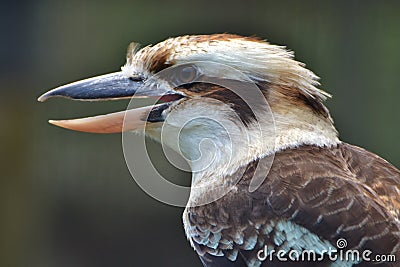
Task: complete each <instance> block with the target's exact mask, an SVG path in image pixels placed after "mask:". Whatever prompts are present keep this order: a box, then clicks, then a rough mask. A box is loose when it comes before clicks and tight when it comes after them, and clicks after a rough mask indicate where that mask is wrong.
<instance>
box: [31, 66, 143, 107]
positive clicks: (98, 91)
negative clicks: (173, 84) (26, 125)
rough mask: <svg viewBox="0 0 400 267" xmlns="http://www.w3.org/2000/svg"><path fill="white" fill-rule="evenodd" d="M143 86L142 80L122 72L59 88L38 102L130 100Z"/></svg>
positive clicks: (44, 95)
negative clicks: (54, 99)
mask: <svg viewBox="0 0 400 267" xmlns="http://www.w3.org/2000/svg"><path fill="white" fill-rule="evenodd" d="M142 85H143V80H142V79H140V78H137V79H136V78H135V79H134V78H127V77H126V76H125V75H123V74H122V72H114V73H110V74H105V75H101V76H97V77H93V78H88V79H85V80H81V81H77V82H73V83H70V84H66V85H63V86H60V87H57V88H55V89H53V90H51V91H48V92H47V93H45V94H43V95H41V96H40V97H39V98H38V101H40V102H43V101H45V100H47V99H48V98H51V97H65V98H70V99H75V100H87V101H95V100H107V99H120V98H130V97H132V96H133V95H135V93H136V92H137V91H138V89H139V88H140V87H141V86H142Z"/></svg>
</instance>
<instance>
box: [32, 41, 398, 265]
mask: <svg viewBox="0 0 400 267" xmlns="http://www.w3.org/2000/svg"><path fill="white" fill-rule="evenodd" d="M171 68H172V69H173V71H170V72H169V71H168V70H169V69H171ZM319 87H320V83H319V77H318V76H317V75H316V74H314V73H313V72H312V71H311V70H309V69H307V68H306V67H305V64H304V63H301V62H299V61H297V60H296V59H295V58H294V53H293V52H291V51H289V50H288V49H286V47H284V46H280V45H275V44H271V43H269V42H268V41H266V40H263V39H260V38H258V37H246V36H240V35H235V34H228V33H222V34H210V35H184V36H178V37H171V38H168V39H166V40H164V41H161V42H159V43H157V44H155V45H148V46H144V47H140V46H139V45H138V44H136V43H132V44H131V45H130V46H129V48H128V53H127V61H126V64H125V65H124V66H123V67H121V71H117V72H113V73H110V74H105V75H101V76H97V77H93V78H88V79H84V80H81V81H77V82H74V83H70V84H67V85H63V86H60V87H57V88H55V89H53V90H50V91H48V92H47V93H45V94H43V95H42V96H40V97H39V98H38V100H39V101H41V102H42V101H45V100H47V99H48V98H52V97H64V98H68V99H73V100H83V101H85V100H86V101H102V100H115V99H126V98H132V97H136V98H137V97H139V98H142V97H148V98H158V100H159V101H158V102H157V103H156V104H155V105H150V106H145V107H141V108H136V109H129V110H126V111H121V112H116V113H111V114H106V115H99V116H94V117H87V118H79V119H69V120H50V121H49V122H50V123H52V124H54V125H57V126H60V127H63V128H67V129H71V130H76V131H83V132H92V133H118V132H122V131H129V132H135V131H138V130H142V129H146V131H145V134H146V136H149V137H150V138H153V139H155V140H157V141H160V142H161V137H160V136H161V134H160V133H161V131H162V129H163V127H166V126H170V127H169V128H168V127H167V128H168V129H170V132H167V133H166V134H165V136H166V138H164V141H165V142H166V144H167V145H168V146H170V147H172V148H173V149H175V150H177V151H180V153H182V154H183V155H184V156H185V158H187V159H188V160H189V161H190V162H191V163H190V164H191V168H192V169H196V171H194V172H193V175H192V191H191V193H190V197H189V200H188V204H187V206H186V208H185V210H184V212H183V228H184V231H185V233H186V236H187V239H188V241H189V243H190V245H191V246H192V247H193V249H194V250H195V252H196V253H197V254H198V256H199V258H200V261H201V263H202V264H203V266H210V267H211V266H221V267H224V266H251V267H252V266H254V267H256V266H257V267H258V266H321V267H322V266H331V267H334V266H336V267H339V266H342V267H344V266H346V267H347V266H348V267H350V266H399V263H396V261H395V259H398V261H400V221H399V214H400V171H399V170H398V169H397V168H396V167H395V166H394V165H392V164H390V163H389V162H388V161H386V160H384V159H383V158H381V157H379V156H377V155H375V154H374V153H372V152H369V151H367V150H365V149H363V148H360V147H357V146H354V145H351V144H348V143H346V142H344V141H341V140H340V139H339V137H338V131H337V130H336V128H335V126H334V122H333V119H332V117H331V115H330V112H329V110H328V108H327V107H326V106H325V104H324V103H325V101H326V100H327V99H328V98H329V97H330V94H328V93H327V92H325V91H324V90H322V89H319ZM232 88H234V89H232ZM251 88H253V89H254V90H253V89H251ZM252 94H253V95H252ZM250 95H252V96H250ZM194 118H197V119H194ZM183 124H184V125H183ZM167 128H166V129H167ZM177 129H179V130H180V131H178V130H177ZM182 129H183V130H182ZM178 135H179V138H178ZM177 138H178V139H179V140H178V141H179V142H176V140H177ZM207 138H208V140H211V141H212V142H211V143H212V145H209V146H207V145H206V146H205V149H204V148H203V149H201V146H200V145H199V144H200V143H201V141H202V140H204V139H207ZM177 143H178V145H177ZM177 146H179V147H177ZM200 150H201V151H200ZM200 152H201V153H200ZM197 159H200V160H197ZM193 188H194V189H193ZM332 249H333V250H332ZM305 251H312V252H313V253H314V256H316V257H318V259H315V258H314V259H312V260H310V259H304V258H301V259H300V258H299V256H301V255H303V252H305ZM349 251H352V252H354V251H357V252H360V253H362V252H366V251H367V252H368V253H367V254H368V255H367V256H369V257H362V258H360V257H358V258H344V257H343V255H344V254H343V253H346V252H349ZM340 253H342V254H340ZM290 255H292V256H293V255H294V256H293V257H289V256H290ZM333 255H336V256H338V255H341V257H336V258H332V256H333ZM364 256H365V255H364ZM383 256H384V257H385V258H386V261H383V260H382V261H378V259H379V258H378V257H381V259H383V258H382V257H383ZM388 259H389V260H388ZM390 259H391V260H390Z"/></svg>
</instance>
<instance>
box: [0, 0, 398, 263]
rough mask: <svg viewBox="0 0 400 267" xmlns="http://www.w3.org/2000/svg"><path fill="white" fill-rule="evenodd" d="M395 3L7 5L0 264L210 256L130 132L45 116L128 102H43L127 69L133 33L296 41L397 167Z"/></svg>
mask: <svg viewBox="0 0 400 267" xmlns="http://www.w3.org/2000/svg"><path fill="white" fill-rule="evenodd" d="M399 3H400V2H399V1H384V0H382V1H282V0H280V1H259V2H256V1H232V0H230V1H214V2H205V1H193V2H188V1H164V2H161V1H160V2H152V1H148V0H147V1H144V0H140V1H138V0H136V1H88V0H87V1H85V0H73V1H54V0H36V1H25V2H23V1H7V2H4V1H3V2H1V8H0V10H1V11H0V12H1V14H0V15H1V16H0V27H1V37H0V38H1V42H0V59H1V65H0V82H1V88H0V122H1V130H0V140H1V143H0V147H1V150H0V151H1V154H0V157H1V158H0V159H1V160H0V164H1V180H0V181H1V182H0V216H1V217H0V219H1V220H0V266H40V267H43V266H60V267H62V266H77V267H79V266H96V267H97V266H200V264H199V261H198V259H197V257H196V255H195V253H194V252H193V251H192V249H191V248H190V246H189V243H188V242H187V241H186V238H185V236H184V232H183V228H182V222H181V213H182V209H181V208H175V207H170V206H167V205H164V204H162V203H159V202H157V201H156V200H154V199H152V198H151V197H149V196H147V195H146V194H145V193H144V192H142V191H141V190H140V189H139V188H138V186H137V185H136V184H135V182H133V180H132V178H131V177H130V174H129V172H128V170H127V167H126V165H125V161H124V158H123V153H122V149H121V136H120V135H118V134H117V135H92V134H84V133H76V132H72V131H66V130H63V129H60V128H56V127H53V126H51V125H49V124H47V120H48V119H49V118H70V117H79V116H86V115H94V114H101V113H107V112H110V111H115V110H122V109H124V108H125V106H126V105H127V102H126V101H123V102H107V103H77V102H71V101H66V100H63V99H61V100H60V99H54V100H51V101H49V102H46V103H44V104H43V103H38V102H36V98H37V97H38V96H39V95H40V94H42V93H43V92H45V91H47V90H48V89H51V88H53V87H55V86H58V85H61V84H64V83H67V82H71V81H74V80H78V79H82V78H86V77H90V76H94V75H99V74H103V73H107V72H111V71H117V70H119V67H120V66H121V65H123V64H124V62H125V51H126V47H127V45H128V44H129V43H130V42H131V41H136V42H140V43H142V44H144V45H147V44H150V43H152V44H155V43H157V42H158V41H161V40H163V39H165V38H167V37H170V36H176V35H182V34H199V33H219V32H229V33H238V34H242V35H257V36H260V37H262V38H267V39H268V40H270V41H271V42H273V43H277V44H282V45H287V46H288V47H289V48H290V49H292V50H294V51H295V52H296V56H297V59H299V60H300V61H303V62H305V63H307V66H308V67H309V68H310V69H312V70H313V71H315V72H316V73H317V74H318V75H320V76H321V77H322V88H324V89H326V90H327V91H329V92H330V93H332V94H333V95H334V97H333V99H331V100H329V101H328V102H327V105H328V107H329V108H330V109H331V112H332V115H333V117H334V119H335V122H336V126H337V128H338V130H339V131H340V133H341V139H342V140H344V141H346V142H349V143H353V144H356V145H359V146H362V147H365V148H367V149H369V150H371V151H373V152H375V153H377V154H379V155H381V156H382V157H384V158H385V159H387V160H389V161H390V162H392V163H393V164H394V165H396V166H397V167H399V166H400V143H399V141H398V138H399V137H400V136H399V130H400V124H399V116H400V108H399V99H400V91H399V88H398V81H399V80H398V79H399V69H400V52H399V48H400V4H399ZM152 149H153V151H156V153H157V151H158V150H157V149H158V148H157V146H156V145H152ZM155 160H157V159H155ZM158 161H159V163H158V164H159V165H158V166H160V168H161V169H164V170H165V171H166V172H168V173H170V174H171V175H172V176H175V178H176V177H177V178H176V179H178V180H179V179H180V181H181V182H182V183H188V181H189V179H190V176H189V175H188V174H186V175H184V174H182V173H180V172H179V173H175V172H174V170H173V169H172V168H171V167H169V166H168V164H167V163H165V162H162V160H158Z"/></svg>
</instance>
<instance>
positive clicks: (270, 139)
mask: <svg viewBox="0 0 400 267" xmlns="http://www.w3.org/2000/svg"><path fill="white" fill-rule="evenodd" d="M271 109H272V113H273V121H274V122H273V124H271V123H263V122H261V123H260V124H259V125H260V126H258V124H250V125H248V128H247V129H248V131H247V133H246V134H244V133H243V131H242V130H240V129H238V128H235V125H234V123H230V122H226V123H222V125H224V127H227V128H229V131H228V132H229V134H220V135H219V136H218V137H217V138H216V137H214V138H212V136H215V135H216V133H218V132H219V131H218V130H215V129H214V130H211V131H207V130H205V131H204V132H201V131H200V132H197V133H196V134H194V135H193V134H191V135H188V136H190V139H188V140H182V141H183V142H182V148H183V151H184V153H185V154H186V155H188V157H189V158H191V159H192V162H191V167H192V169H193V184H194V185H196V184H198V185H199V184H201V185H203V184H204V183H207V184H213V183H221V182H222V181H223V180H224V177H228V176H230V175H232V174H233V173H235V172H236V171H237V170H238V169H239V168H240V167H241V166H245V165H247V164H248V163H249V162H252V161H254V160H256V159H260V158H264V157H266V156H268V155H273V154H274V153H276V152H279V151H282V150H285V149H295V148H296V147H299V146H301V145H305V144H306V145H315V146H319V147H331V146H334V145H336V144H338V143H339V142H340V141H339V139H338V137H337V131H336V129H335V127H334V126H333V123H332V120H331V118H330V117H328V118H325V117H322V116H321V115H320V114H317V113H314V112H312V111H310V110H304V109H302V108H300V107H295V106H294V107H292V108H290V109H288V108H285V109H279V108H278V109H274V107H273V106H272V107H271ZM271 126H273V127H271ZM230 127H231V128H230ZM209 129H213V128H212V127H210V128H209ZM260 129H262V130H261V131H260ZM193 144H199V146H196V145H193ZM214 179H215V181H214Z"/></svg>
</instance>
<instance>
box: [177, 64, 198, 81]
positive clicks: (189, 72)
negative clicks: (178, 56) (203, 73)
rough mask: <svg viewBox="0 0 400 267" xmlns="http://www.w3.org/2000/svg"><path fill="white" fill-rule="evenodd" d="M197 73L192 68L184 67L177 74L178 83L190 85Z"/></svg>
mask: <svg viewBox="0 0 400 267" xmlns="http://www.w3.org/2000/svg"><path fill="white" fill-rule="evenodd" d="M197 75H198V72H197V69H196V68H195V67H194V66H185V67H183V68H181V69H180V70H179V71H178V73H177V78H178V81H179V82H180V83H190V82H193V81H194V80H195V79H196V78H197Z"/></svg>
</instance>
